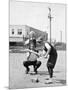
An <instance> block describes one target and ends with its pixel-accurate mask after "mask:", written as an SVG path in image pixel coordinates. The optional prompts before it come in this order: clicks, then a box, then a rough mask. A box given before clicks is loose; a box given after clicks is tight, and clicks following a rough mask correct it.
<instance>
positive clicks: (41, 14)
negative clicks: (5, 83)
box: [9, 0, 66, 89]
mask: <svg viewBox="0 0 68 90" xmlns="http://www.w3.org/2000/svg"><path fill="white" fill-rule="evenodd" d="M65 85H66V4H59V3H45V2H31V1H19V0H9V89H23V88H39V87H55V86H65Z"/></svg>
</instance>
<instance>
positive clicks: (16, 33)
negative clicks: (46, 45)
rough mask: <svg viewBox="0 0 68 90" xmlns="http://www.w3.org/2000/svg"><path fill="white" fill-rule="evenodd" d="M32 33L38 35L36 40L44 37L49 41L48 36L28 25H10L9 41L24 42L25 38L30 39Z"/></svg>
mask: <svg viewBox="0 0 68 90" xmlns="http://www.w3.org/2000/svg"><path fill="white" fill-rule="evenodd" d="M30 31H34V32H35V33H36V38H39V37H42V38H44V40H48V34H47V33H46V32H43V31H40V30H38V29H35V28H33V27H30V26H27V25H10V31H9V41H10V42H23V38H28V36H29V33H30Z"/></svg>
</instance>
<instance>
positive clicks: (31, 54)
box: [27, 50, 38, 61]
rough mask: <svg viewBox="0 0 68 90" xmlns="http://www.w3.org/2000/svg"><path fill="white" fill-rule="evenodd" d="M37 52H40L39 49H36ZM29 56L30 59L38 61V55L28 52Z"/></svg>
mask: <svg viewBox="0 0 68 90" xmlns="http://www.w3.org/2000/svg"><path fill="white" fill-rule="evenodd" d="M35 52H38V51H36V50H35ZM27 58H28V60H29V61H36V60H37V58H38V56H37V55H36V54H34V53H30V52H28V53H27Z"/></svg>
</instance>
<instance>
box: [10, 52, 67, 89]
mask: <svg viewBox="0 0 68 90" xmlns="http://www.w3.org/2000/svg"><path fill="white" fill-rule="evenodd" d="M9 55H10V62H9V64H10V65H9V66H10V70H9V77H10V80H9V81H10V87H9V88H13V89H15V88H16V89H22V88H31V87H32V88H34V87H35V88H36V87H46V86H62V85H66V52H65V51H58V58H57V62H56V66H55V68H54V75H53V82H52V83H46V78H47V77H48V76H49V74H48V71H47V67H46V62H47V59H44V58H39V60H40V61H41V62H42V65H41V66H40V68H39V69H38V74H37V75H34V74H32V73H33V67H32V66H31V67H30V72H29V73H30V74H25V67H24V66H23V61H25V60H26V59H27V57H26V54H25V53H10V54H9ZM36 79H38V81H36Z"/></svg>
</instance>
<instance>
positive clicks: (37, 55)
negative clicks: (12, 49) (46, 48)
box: [28, 50, 40, 57]
mask: <svg viewBox="0 0 68 90" xmlns="http://www.w3.org/2000/svg"><path fill="white" fill-rule="evenodd" d="M28 51H29V52H31V53H34V54H36V55H37V56H38V57H39V56H40V55H39V53H37V52H35V51H33V50H28Z"/></svg>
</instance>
